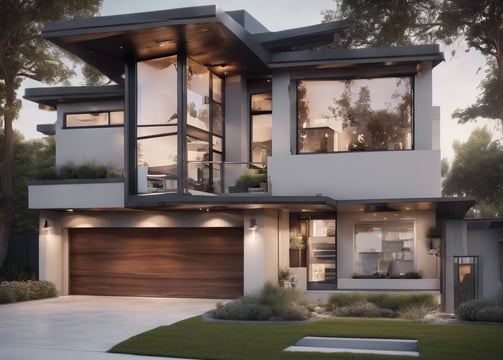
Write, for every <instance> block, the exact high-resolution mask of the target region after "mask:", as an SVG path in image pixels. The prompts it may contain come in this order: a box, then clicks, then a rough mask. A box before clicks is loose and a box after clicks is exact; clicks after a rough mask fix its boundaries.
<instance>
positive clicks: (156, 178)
mask: <svg viewBox="0 0 503 360" xmlns="http://www.w3.org/2000/svg"><path fill="white" fill-rule="evenodd" d="M176 63H177V58H176V56H169V57H164V58H159V59H152V60H147V61H142V62H139V63H138V64H137V73H138V74H137V75H138V86H137V89H138V91H137V96H138V116H137V165H138V193H153V192H173V191H176V189H177V179H178V171H177V158H178V149H177V141H178V139H177V129H178V125H177V124H178V115H177V69H176Z"/></svg>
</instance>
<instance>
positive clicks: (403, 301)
mask: <svg viewBox="0 0 503 360" xmlns="http://www.w3.org/2000/svg"><path fill="white" fill-rule="evenodd" d="M329 304H330V305H331V306H332V309H333V310H334V314H335V315H336V316H356V317H395V316H398V315H401V314H402V313H403V314H404V315H403V316H407V317H410V318H413V319H414V320H418V319H419V317H421V316H422V317H424V315H426V314H424V315H422V314H423V313H424V312H426V313H427V312H431V311H433V310H435V309H436V308H437V307H438V304H437V301H436V300H435V297H434V296H433V295H429V294H406V295H402V294H385V293H343V294H336V295H332V296H331V297H330V299H329ZM413 314H414V315H413Z"/></svg>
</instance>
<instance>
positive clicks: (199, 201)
mask: <svg viewBox="0 0 503 360" xmlns="http://www.w3.org/2000/svg"><path fill="white" fill-rule="evenodd" d="M157 199H158V200H157ZM474 203H475V199H474V198H413V199H381V200H375V199H367V200H365V199H362V200H339V201H337V200H334V199H332V198H330V197H326V196H269V195H265V194H264V195H263V196H260V195H251V196H250V195H241V194H240V195H217V196H205V195H190V194H186V195H175V194H169V195H165V196H156V200H155V201H153V200H152V197H151V196H132V197H130V198H129V199H128V206H130V207H132V208H138V209H139V208H143V209H146V208H148V209H153V208H155V209H180V210H183V209H185V210H194V209H210V210H211V209H214V210H231V209H283V210H290V211H295V212H306V213H309V212H336V211H337V212H341V213H342V212H354V213H383V212H410V211H428V210H431V211H435V212H436V215H437V216H438V217H440V218H443V219H463V217H464V216H465V214H466V212H467V211H468V210H469V209H470V207H472V206H473V204H474Z"/></svg>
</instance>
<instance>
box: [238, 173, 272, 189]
mask: <svg viewBox="0 0 503 360" xmlns="http://www.w3.org/2000/svg"><path fill="white" fill-rule="evenodd" d="M266 187H267V174H264V173H262V172H261V171H260V170H258V169H248V170H246V171H244V172H243V173H242V174H241V175H239V176H238V178H237V179H236V188H237V189H239V190H240V191H242V192H253V191H261V192H263V191H265V190H266Z"/></svg>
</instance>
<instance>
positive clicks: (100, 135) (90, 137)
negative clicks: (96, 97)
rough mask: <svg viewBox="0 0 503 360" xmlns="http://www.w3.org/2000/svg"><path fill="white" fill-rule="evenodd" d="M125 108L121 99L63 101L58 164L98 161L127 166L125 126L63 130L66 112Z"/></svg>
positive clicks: (57, 131)
mask: <svg viewBox="0 0 503 360" xmlns="http://www.w3.org/2000/svg"><path fill="white" fill-rule="evenodd" d="M121 109H124V103H123V102H121V101H103V102H92V103H89V102H87V103H77V104H60V105H58V119H57V122H56V165H57V166H61V165H65V164H67V163H73V164H82V163H85V162H95V163H96V164H100V165H106V166H109V167H113V168H115V169H116V170H119V171H122V170H123V169H124V127H122V126H120V127H96V128H72V129H63V122H64V114H65V113H70V112H89V111H104V110H121Z"/></svg>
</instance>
